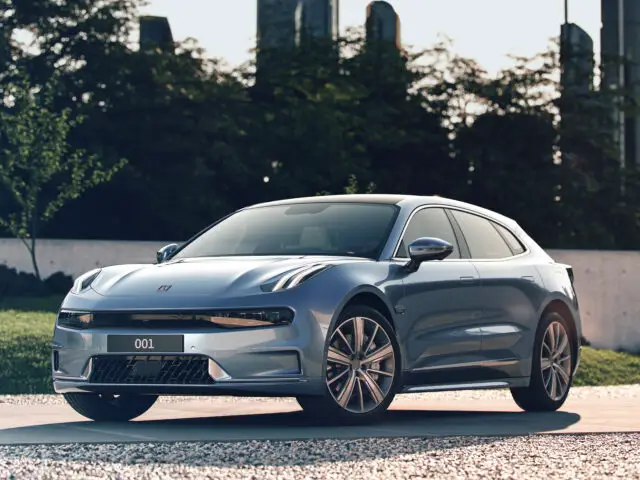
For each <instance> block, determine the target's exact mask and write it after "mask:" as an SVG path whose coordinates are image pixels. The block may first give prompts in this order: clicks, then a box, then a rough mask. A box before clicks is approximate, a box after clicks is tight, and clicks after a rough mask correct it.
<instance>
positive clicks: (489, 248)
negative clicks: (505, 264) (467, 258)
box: [451, 210, 512, 258]
mask: <svg viewBox="0 0 640 480" xmlns="http://www.w3.org/2000/svg"><path fill="white" fill-rule="evenodd" d="M451 213H453V216H454V218H455V219H456V221H457V222H458V224H459V225H460V228H461V229H462V233H463V235H464V238H465V240H466V241H467V244H468V245H469V251H470V253H471V258H505V257H511V256H512V254H511V249H510V248H509V246H508V245H507V244H506V243H505V241H504V240H503V239H502V237H501V236H500V234H499V233H498V231H497V230H496V229H495V228H493V225H492V224H491V222H490V221H489V220H486V219H484V218H482V217H479V216H477V215H472V214H469V213H463V212H459V211H457V210H452V212H451Z"/></svg>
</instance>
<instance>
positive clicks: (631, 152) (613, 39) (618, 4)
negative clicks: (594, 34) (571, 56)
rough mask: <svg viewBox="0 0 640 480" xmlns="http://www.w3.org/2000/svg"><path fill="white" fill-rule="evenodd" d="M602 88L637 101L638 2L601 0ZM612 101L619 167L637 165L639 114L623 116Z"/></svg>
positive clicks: (639, 78)
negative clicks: (620, 92)
mask: <svg viewBox="0 0 640 480" xmlns="http://www.w3.org/2000/svg"><path fill="white" fill-rule="evenodd" d="M601 12H602V30H601V43H602V65H603V68H602V87H603V89H606V90H609V91H610V92H615V90H618V89H620V90H622V92H623V93H624V94H626V95H627V96H628V98H633V99H637V98H640V2H638V0H601ZM619 105H620V98H619V97H618V98H615V99H613V98H612V104H611V112H612V115H613V117H614V121H615V122H616V124H617V125H616V132H615V133H614V136H615V139H616V141H617V142H618V143H619V146H620V150H621V159H620V162H621V164H622V166H640V112H638V113H631V114H626V115H625V114H624V113H622V112H621V110H620V108H619Z"/></svg>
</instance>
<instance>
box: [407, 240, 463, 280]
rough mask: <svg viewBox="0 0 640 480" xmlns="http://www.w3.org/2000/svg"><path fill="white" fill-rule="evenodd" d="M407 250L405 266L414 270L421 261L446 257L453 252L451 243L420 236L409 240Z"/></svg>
mask: <svg viewBox="0 0 640 480" xmlns="http://www.w3.org/2000/svg"><path fill="white" fill-rule="evenodd" d="M408 251H409V259H410V260H409V262H408V263H407V264H406V265H405V268H406V269H408V270H409V271H411V272H414V271H416V270H417V269H418V268H419V267H420V264H421V263H422V262H429V261H433V260H444V259H445V258H447V257H448V256H449V255H451V253H452V252H453V245H451V244H450V243H449V242H447V241H446V240H442V239H441V238H435V237H421V238H418V239H416V240H414V241H413V242H411V244H410V245H409V247H408Z"/></svg>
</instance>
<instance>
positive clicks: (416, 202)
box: [246, 193, 517, 226]
mask: <svg viewBox="0 0 640 480" xmlns="http://www.w3.org/2000/svg"><path fill="white" fill-rule="evenodd" d="M334 202H335V203H377V204H386V205H398V206H399V207H401V208H406V209H409V210H413V209H414V208H417V207H420V206H422V205H442V206H449V207H458V208H461V209H464V210H469V211H472V212H476V213H479V214H481V215H484V216H487V217H490V218H493V219H495V220H498V221H501V222H502V223H505V224H507V225H511V226H516V225H517V224H516V222H515V221H514V220H513V219H511V218H509V217H506V216H504V215H501V214H499V213H497V212H494V211H493V210H488V209H486V208H483V207H480V206H478V205H473V204H471V203H467V202H462V201H459V200H454V199H452V198H446V197H441V196H439V195H402V194H383V193H364V194H344V195H318V196H315V197H299V198H288V199H284V200H275V201H272V202H265V203H259V204H256V205H251V206H249V207H246V209H251V208H259V207H266V206H277V205H295V204H299V203H334Z"/></svg>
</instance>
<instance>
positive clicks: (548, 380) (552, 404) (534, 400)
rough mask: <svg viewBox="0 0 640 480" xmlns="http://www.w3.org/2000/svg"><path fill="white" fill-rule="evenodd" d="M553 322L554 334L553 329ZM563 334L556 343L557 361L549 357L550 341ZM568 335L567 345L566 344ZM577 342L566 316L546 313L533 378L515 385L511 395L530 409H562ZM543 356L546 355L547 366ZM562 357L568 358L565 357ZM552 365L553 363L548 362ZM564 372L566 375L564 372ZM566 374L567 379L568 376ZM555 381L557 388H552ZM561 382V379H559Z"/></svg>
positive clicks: (538, 334) (537, 342) (536, 346)
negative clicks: (522, 384)
mask: <svg viewBox="0 0 640 480" xmlns="http://www.w3.org/2000/svg"><path fill="white" fill-rule="evenodd" d="M552 326H553V332H554V333H553V335H554V337H552V336H551V333H550V329H551V327H552ZM560 336H562V338H560V339H559V340H558V343H556V345H557V346H559V347H561V348H557V349H556V352H552V353H551V355H552V356H553V355H557V358H556V360H555V361H553V362H551V361H549V357H550V349H549V344H550V343H551V342H552V341H553V338H556V339H557V338H558V337H560ZM563 338H564V339H566V342H567V343H566V346H564V347H563V345H564V340H563ZM577 350H578V349H577V345H576V341H575V339H574V338H573V337H572V335H571V328H570V327H569V323H568V322H567V320H566V319H564V318H563V317H562V316H561V315H560V314H558V313H556V312H551V313H548V314H546V315H545V316H544V317H543V318H542V320H541V321H540V324H539V325H538V329H537V331H536V338H535V342H534V346H533V354H532V362H531V379H530V382H529V386H528V387H518V388H512V389H511V395H512V397H513V399H514V400H515V402H516V403H517V404H518V406H519V407H520V408H522V409H523V410H525V411H527V412H552V411H556V410H558V409H559V408H560V407H561V406H562V405H563V404H564V402H565V401H566V399H567V396H568V395H569V391H570V390H571V385H572V383H573V372H574V371H575V364H576V354H577ZM543 357H545V362H544V366H545V368H544V370H543V361H542V359H543ZM562 359H565V360H564V361H562ZM548 365H550V366H548ZM563 373H564V375H563ZM565 376H566V380H565V379H564V377H565ZM552 382H555V392H554V390H552ZM558 382H560V383H558Z"/></svg>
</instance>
